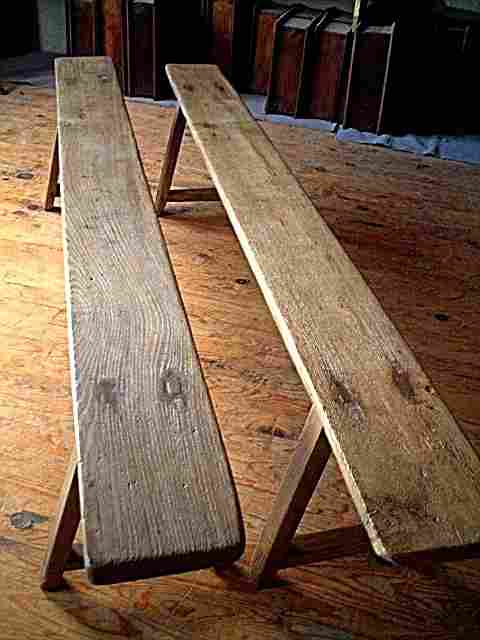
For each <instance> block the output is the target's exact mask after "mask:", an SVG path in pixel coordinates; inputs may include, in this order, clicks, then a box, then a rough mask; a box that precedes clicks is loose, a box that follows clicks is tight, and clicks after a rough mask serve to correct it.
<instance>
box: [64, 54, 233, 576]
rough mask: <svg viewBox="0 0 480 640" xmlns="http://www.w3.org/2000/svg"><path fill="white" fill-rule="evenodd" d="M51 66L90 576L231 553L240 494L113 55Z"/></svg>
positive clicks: (196, 562) (192, 565)
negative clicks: (234, 480)
mask: <svg viewBox="0 0 480 640" xmlns="http://www.w3.org/2000/svg"><path fill="white" fill-rule="evenodd" d="M56 75H57V101H58V131H59V146H60V176H61V183H62V190H61V193H62V210H63V214H64V216H63V220H64V248H65V265H66V296H67V308H68V315H69V332H70V336H69V338H70V354H71V365H72V366H71V369H72V389H73V400H74V421H75V429H76V438H77V444H78V448H79V465H78V475H79V488H80V501H81V512H82V526H83V530H84V540H85V560H86V567H87V569H88V573H89V577H90V579H91V580H92V581H93V582H95V583H97V584H101V583H111V582H118V581H124V580H130V579H140V578H146V577H151V576H157V575H162V574H167V573H172V572H175V573H176V572H180V571H187V570H192V569H198V568H202V567H207V566H211V565H214V564H217V563H222V562H224V561H225V562H227V561H230V560H233V559H236V558H237V557H238V556H239V555H240V554H241V552H242V549H243V545H244V534H243V528H242V523H241V516H240V512H239V508H238V500H237V496H236V493H235V489H234V486H233V482H232V477H231V472H230V468H229V465H228V461H227V459H226V456H225V451H224V446H223V442H222V439H221V436H220V433H219V430H218V425H217V422H216V418H215V415H214V412H213V409H212V405H211V401H210V397H209V395H208V391H207V388H206V385H205V382H204V379H203V375H202V372H201V369H200V366H199V362H198V357H197V354H196V351H195V348H194V345H193V341H192V337H191V333H190V328H189V325H188V323H187V320H186V317H185V313H184V310H183V305H182V301H181V299H180V296H179V293H178V289H177V286H176V281H175V277H174V275H173V271H172V268H171V264H170V260H169V257H168V253H167V249H166V245H165V241H164V239H163V236H162V235H161V232H160V231H159V228H158V223H157V219H156V214H155V211H154V208H153V203H152V199H151V195H150V192H149V188H148V185H147V183H146V180H145V176H144V173H143V168H142V165H141V162H140V161H139V157H138V151H137V147H136V143H135V138H134V135H133V132H132V128H131V125H130V121H129V118H128V115H127V112H126V109H125V106H124V102H123V98H122V95H121V92H120V89H119V86H118V83H117V80H116V77H115V71H114V68H113V65H112V64H111V62H110V61H109V60H108V59H106V58H65V59H59V60H57V61H56Z"/></svg>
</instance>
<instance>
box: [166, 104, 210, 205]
mask: <svg viewBox="0 0 480 640" xmlns="http://www.w3.org/2000/svg"><path fill="white" fill-rule="evenodd" d="M185 124H186V122H185V116H184V115H183V111H182V109H181V107H177V111H176V113H175V118H174V121H173V125H172V128H171V129H170V136H169V138H168V143H167V150H166V153H165V160H164V163H163V166H162V172H161V174H160V179H159V182H158V189H157V193H156V195H155V209H156V211H157V214H158V215H159V216H161V215H164V209H165V205H166V204H167V202H200V201H201V202H215V201H218V200H220V197H219V195H218V192H217V190H216V189H215V188H214V187H200V188H196V189H172V188H171V186H172V181H173V174H174V173H175V167H176V166H177V161H178V156H179V153H180V146H181V144H182V139H183V134H184V132H185Z"/></svg>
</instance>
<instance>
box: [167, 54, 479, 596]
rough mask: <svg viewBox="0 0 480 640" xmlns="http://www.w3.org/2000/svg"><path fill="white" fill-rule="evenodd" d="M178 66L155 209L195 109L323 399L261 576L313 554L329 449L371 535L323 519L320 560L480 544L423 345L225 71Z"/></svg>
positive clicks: (218, 173) (475, 474) (273, 526)
mask: <svg viewBox="0 0 480 640" xmlns="http://www.w3.org/2000/svg"><path fill="white" fill-rule="evenodd" d="M167 72H168V76H169V79H170V82H171V85H172V87H173V90H174V92H175V94H176V97H177V99H178V103H179V107H178V110H177V113H176V117H175V120H174V123H173V127H172V130H171V134H170V138H169V142H168V149H167V157H166V159H165V162H164V166H163V168H162V173H161V178H160V185H159V189H158V193H157V195H156V206H157V212H158V213H159V214H162V213H163V211H164V207H165V204H166V202H168V201H169V200H176V199H177V196H176V194H175V191H174V190H173V191H172V189H171V183H172V177H173V173H174V169H175V163H176V160H177V156H178V153H179V149H180V142H181V139H182V134H183V131H184V127H185V123H187V124H188V127H189V129H190V132H191V134H192V136H193V139H194V140H195V142H196V144H197V145H198V147H199V149H200V151H201V153H202V156H203V159H204V161H205V164H206V166H207V167H208V170H209V172H210V175H211V178H212V180H213V182H214V184H215V187H216V190H217V192H218V196H219V197H220V199H221V201H222V203H223V205H224V207H225V209H226V212H227V214H228V217H229V219H230V222H231V224H232V226H233V229H234V231H235V233H236V235H237V238H238V240H239V242H240V244H241V247H242V249H243V251H244V253H245V256H246V258H247V260H248V262H249V264H250V267H251V269H252V271H253V273H254V275H255V277H256V279H257V282H258V284H259V286H260V288H261V290H262V292H263V295H264V297H265V301H266V303H267V305H268V307H269V309H270V311H271V313H272V316H273V318H274V320H275V322H276V324H277V326H278V329H279V331H280V334H281V335H282V338H283V340H284V342H285V345H286V347H287V349H288V351H289V353H290V356H291V358H292V361H293V363H294V365H295V367H296V369H297V371H298V373H299V375H300V377H301V379H302V381H303V384H304V386H305V389H306V391H307V393H308V395H309V396H310V398H311V401H312V408H311V411H310V414H309V416H308V418H307V421H306V424H305V428H304V430H303V433H302V435H301V438H300V441H299V443H298V447H297V449H296V452H295V454H294V456H293V460H292V462H291V465H290V467H289V469H288V472H287V475H286V477H285V480H284V482H283V485H282V487H281V490H280V493H279V495H278V497H277V499H276V502H275V505H274V507H273V510H272V513H271V515H270V517H269V518H268V520H267V521H266V525H265V528H264V530H263V532H262V534H261V537H260V541H259V543H258V546H257V548H256V551H255V554H254V558H253V566H252V574H253V576H254V577H255V578H256V579H257V581H258V582H259V584H260V583H262V582H265V581H266V580H268V579H269V578H270V577H271V576H272V575H273V574H274V573H275V571H276V569H278V568H280V567H285V566H289V565H292V564H295V563H297V562H298V563H299V562H303V561H305V560H306V557H305V554H302V553H301V549H300V548H299V545H298V544H296V545H294V546H291V541H292V538H293V536H294V534H295V531H296V528H297V525H298V523H299V522H300V519H301V517H302V515H303V513H304V511H305V509H306V507H307V504H308V501H309V499H310V497H311V495H312V493H313V491H314V489H315V487H316V484H317V482H318V481H319V479H320V477H321V475H322V472H323V470H324V468H325V465H326V463H327V460H328V459H329V456H330V452H331V451H333V454H334V456H335V458H336V461H337V463H338V465H339V467H340V470H341V472H342V475H343V478H344V480H345V482H346V485H347V487H348V490H349V492H350V494H351V497H352V499H353V502H354V504H355V506H356V509H357V511H358V514H359V516H360V519H361V522H362V524H363V527H364V529H365V531H366V533H367V534H368V538H367V536H365V534H364V532H363V529H360V530H359V528H352V529H347V530H337V531H335V532H325V534H324V535H323V542H324V544H323V546H320V547H319V548H318V549H317V553H316V554H310V556H309V560H316V559H321V558H325V557H328V556H329V554H330V555H332V554H333V555H341V553H342V552H343V553H351V552H355V551H356V550H358V549H361V548H364V547H365V545H364V542H365V540H367V541H369V543H370V544H371V546H372V547H373V550H374V551H375V553H376V554H378V555H379V556H381V557H382V558H384V559H386V560H388V561H393V560H401V559H403V558H404V557H410V558H411V557H417V558H418V556H419V555H423V554H425V553H427V554H430V555H432V554H433V556H436V554H437V552H438V553H441V552H447V551H452V550H459V549H460V550H461V551H462V553H463V552H465V551H467V550H469V552H475V551H478V547H477V546H476V545H478V543H479V542H480V463H479V460H478V457H477V456H476V454H475V452H474V451H473V449H472V447H471V446H470V444H469V443H468V441H467V440H466V439H465V437H464V436H463V434H462V432H461V431H460V429H459V428H458V426H457V424H456V423H455V420H454V419H453V417H452V415H451V414H450V412H449V410H448V409H447V407H446V406H445V404H444V403H443V402H442V400H441V399H440V397H439V396H438V394H437V393H436V392H435V389H434V388H433V385H432V383H431V381H430V380H429V379H428V378H427V376H426V375H425V373H424V372H423V371H422V369H421V367H420V365H419V364H418V362H417V361H416V359H415V356H414V354H413V353H412V351H411V350H410V348H409V347H408V345H407V344H406V343H405V341H404V340H403V338H402V337H401V335H400V334H399V332H398V331H397V330H396V328H395V327H394V325H393V324H392V322H391V321H390V320H389V318H388V317H387V316H386V314H385V312H384V311H383V309H382V307H381V306H380V304H379V302H378V300H377V299H376V298H375V296H374V295H373V293H372V292H371V290H370V289H369V287H368V286H367V284H366V283H365V281H364V279H363V278H362V276H361V275H360V273H359V272H358V270H357V269H356V268H355V266H354V265H353V264H352V262H351V260H350V259H349V258H348V256H347V254H346V253H345V251H344V250H343V249H342V247H341V246H340V244H339V243H338V241H337V240H336V238H335V236H334V235H333V233H332V232H331V231H330V230H329V228H328V226H327V225H326V224H325V222H324V221H323V219H322V217H321V215H320V214H319V212H317V210H316V209H315V207H314V206H313V204H312V203H311V201H310V200H309V198H308V197H307V195H306V194H305V192H304V191H303V189H302V188H301V187H300V186H299V184H298V183H297V181H296V180H295V178H294V177H293V175H292V174H291V173H290V171H289V169H288V168H287V166H286V165H285V163H284V162H283V161H282V159H281V157H280V156H279V154H278V153H277V152H276V151H275V149H274V148H273V146H272V144H271V143H270V141H269V140H268V138H267V137H266V135H265V134H264V133H263V131H262V129H261V128H260V127H259V126H258V125H257V123H256V122H255V121H254V120H253V118H252V117H251V116H250V114H249V113H248V111H247V109H246V107H245V106H244V104H243V103H242V102H241V100H240V99H239V97H238V96H237V94H236V93H235V91H234V90H233V89H232V87H231V86H230V85H229V83H228V82H227V81H226V80H225V79H224V78H223V76H222V75H221V73H220V71H219V70H218V69H217V68H216V67H214V66H208V65H204V66H200V65H169V66H168V67H167ZM194 196H195V193H194V191H191V192H190V193H189V197H190V199H191V200H194V199H195V198H194ZM210 196H211V197H213V196H214V194H212V193H210ZM202 198H203V199H204V198H205V193H204V192H203V193H202ZM319 539H320V540H322V536H320V537H319ZM297 542H298V541H297ZM307 551H308V550H306V552H307Z"/></svg>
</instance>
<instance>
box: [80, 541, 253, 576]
mask: <svg viewBox="0 0 480 640" xmlns="http://www.w3.org/2000/svg"><path fill="white" fill-rule="evenodd" d="M244 550H245V535H244V532H243V530H242V531H241V535H240V538H239V540H238V542H237V543H236V544H234V545H232V546H230V547H225V548H224V549H215V550H213V551H204V552H200V551H194V552H193V553H189V554H186V555H183V556H170V557H168V558H167V557H166V558H161V557H159V558H143V559H142V560H131V561H129V562H122V563H120V564H115V563H109V564H105V565H101V566H100V565H99V566H92V565H88V564H87V566H86V570H87V576H88V579H89V581H90V582H91V583H92V584H95V585H108V584H116V583H119V582H134V581H137V580H148V579H149V578H158V577H162V576H167V575H174V574H175V575H176V574H178V573H187V572H189V571H198V570H200V569H210V568H212V567H216V566H220V565H223V564H231V563H233V562H235V561H236V560H238V559H239V558H240V556H241V555H242V554H243V552H244Z"/></svg>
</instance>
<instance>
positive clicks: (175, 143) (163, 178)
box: [155, 106, 185, 216]
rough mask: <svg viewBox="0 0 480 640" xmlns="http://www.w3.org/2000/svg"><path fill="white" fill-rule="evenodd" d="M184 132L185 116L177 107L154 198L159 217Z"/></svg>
mask: <svg viewBox="0 0 480 640" xmlns="http://www.w3.org/2000/svg"><path fill="white" fill-rule="evenodd" d="M184 131H185V116H184V115H183V111H182V109H181V107H180V106H178V107H177V112H176V114H175V119H174V121H173V125H172V128H171V129H170V136H169V138H168V143H167V151H166V154H165V159H164V161H163V166H162V171H161V174H160V180H159V183H158V189H157V193H156V196H155V209H156V211H157V214H158V215H159V216H161V215H162V213H163V210H164V208H165V205H166V203H167V201H168V192H169V191H170V187H171V185H172V180H173V174H174V173H175V167H176V166H177V160H178V155H179V153H180V145H181V143H182V138H183V133H184Z"/></svg>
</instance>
